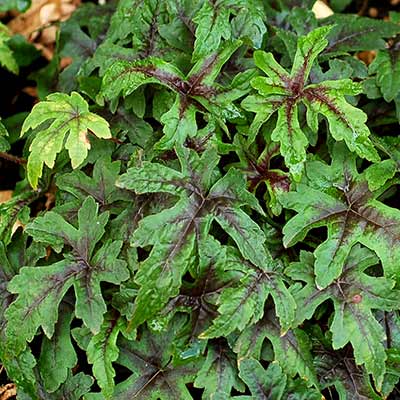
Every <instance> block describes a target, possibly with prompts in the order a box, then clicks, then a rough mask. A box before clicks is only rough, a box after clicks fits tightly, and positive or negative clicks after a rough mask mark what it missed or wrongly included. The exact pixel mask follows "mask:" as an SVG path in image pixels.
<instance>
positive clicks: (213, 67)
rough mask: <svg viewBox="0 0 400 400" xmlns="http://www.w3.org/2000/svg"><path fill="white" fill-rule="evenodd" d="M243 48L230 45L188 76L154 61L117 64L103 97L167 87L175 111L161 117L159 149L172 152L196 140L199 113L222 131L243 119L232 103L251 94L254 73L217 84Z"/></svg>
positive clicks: (108, 75) (107, 77) (109, 74)
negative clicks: (227, 124) (228, 123)
mask: <svg viewBox="0 0 400 400" xmlns="http://www.w3.org/2000/svg"><path fill="white" fill-rule="evenodd" d="M240 44H241V43H240V41H235V42H227V43H226V44H224V45H223V46H222V47H221V49H220V50H219V52H215V53H213V54H211V55H210V56H209V57H207V58H206V59H205V60H200V61H198V62H197V63H196V64H195V65H194V66H193V68H192V69H191V70H190V72H189V73H188V74H184V73H183V72H181V71H180V70H179V69H178V68H177V67H176V66H175V65H173V64H171V63H168V62H166V61H164V60H162V59H160V58H155V57H149V58H146V59H144V60H136V61H131V62H130V61H116V62H115V63H114V64H113V65H112V66H110V68H109V69H108V70H107V72H106V74H105V76H104V78H103V85H102V94H103V96H104V97H105V98H106V99H114V98H116V97H118V96H119V94H120V93H121V92H122V94H123V96H124V97H125V96H128V95H129V94H131V93H133V92H134V91H135V90H136V89H137V88H139V87H140V86H142V85H145V84H150V83H153V84H159V85H162V86H165V87H167V88H168V89H170V90H172V91H173V92H174V93H176V97H175V101H174V103H173V105H172V107H171V108H170V109H169V110H168V111H167V112H165V113H164V114H163V115H162V117H161V122H162V124H163V125H164V128H163V131H164V136H163V137H162V138H161V140H160V141H159V142H158V143H157V145H156V147H157V148H159V149H161V150H166V149H171V148H173V147H174V145H176V144H183V143H184V142H185V140H186V139H187V138H193V137H195V136H196V134H197V123H196V113H197V112H198V111H201V112H205V113H207V114H208V115H209V116H210V117H212V118H214V119H215V120H216V121H218V122H219V123H220V124H222V126H223V127H224V121H225V120H227V119H229V118H235V117H237V116H239V115H240V111H239V109H238V108H237V107H236V106H235V105H233V104H232V102H233V101H234V100H236V99H237V98H239V97H241V96H243V95H244V94H245V93H246V92H247V91H248V90H249V88H248V84H247V83H246V81H247V80H248V79H246V78H250V77H251V76H252V75H253V74H254V72H253V71H252V70H249V71H246V72H245V73H243V74H241V75H243V77H242V78H241V79H239V78H237V79H236V80H235V79H234V80H233V82H232V84H231V85H230V87H223V86H221V85H220V84H217V83H215V80H216V78H217V76H218V74H219V72H220V70H221V68H222V66H223V65H224V64H225V63H226V61H227V60H228V59H229V58H230V56H231V55H232V53H233V52H234V51H235V50H237V49H238V47H239V46H240ZM241 75H239V76H241Z"/></svg>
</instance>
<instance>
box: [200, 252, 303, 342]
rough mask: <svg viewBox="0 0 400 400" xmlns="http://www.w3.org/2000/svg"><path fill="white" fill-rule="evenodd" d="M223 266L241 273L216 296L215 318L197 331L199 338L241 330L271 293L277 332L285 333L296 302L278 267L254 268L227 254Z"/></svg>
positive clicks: (257, 317)
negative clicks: (209, 324)
mask: <svg viewBox="0 0 400 400" xmlns="http://www.w3.org/2000/svg"><path fill="white" fill-rule="evenodd" d="M228 263H229V264H230V265H229V264H228V266H226V269H233V270H239V271H242V272H243V278H242V279H241V280H240V283H239V285H238V286H234V287H231V288H227V289H226V290H224V291H223V292H222V294H221V296H220V298H219V299H218V304H219V307H218V313H219V315H218V317H217V318H216V319H214V321H213V325H212V326H211V327H210V328H208V329H207V330H206V331H205V332H203V333H202V334H201V337H203V338H212V337H218V336H225V335H228V334H230V333H231V332H233V331H234V330H236V329H237V330H239V331H242V330H243V329H244V328H245V327H247V326H248V325H252V324H254V323H255V322H257V321H258V320H260V319H261V318H262V316H263V314H264V305H265V302H266V300H267V298H268V297H269V296H272V298H273V300H274V303H275V307H276V313H277V315H278V316H279V319H280V323H281V329H280V330H281V333H282V334H283V333H284V332H286V331H287V330H288V328H289V326H290V325H291V323H292V321H293V318H294V310H295V307H296V304H295V302H294V300H293V298H292V296H291V295H290V292H289V291H288V289H287V288H286V286H285V283H284V282H283V279H282V276H281V274H280V273H279V268H277V266H273V263H272V262H270V266H269V268H268V267H264V268H257V267H256V266H255V265H252V264H251V263H249V262H246V261H245V260H243V259H241V258H240V257H238V256H237V255H236V254H231V255H230V259H229V260H228Z"/></svg>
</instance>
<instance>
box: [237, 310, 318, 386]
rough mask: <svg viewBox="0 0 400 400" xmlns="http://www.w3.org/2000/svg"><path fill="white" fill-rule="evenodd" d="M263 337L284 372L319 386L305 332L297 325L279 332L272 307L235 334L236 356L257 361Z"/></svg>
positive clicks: (279, 328)
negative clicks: (255, 321) (257, 319)
mask: <svg viewBox="0 0 400 400" xmlns="http://www.w3.org/2000/svg"><path fill="white" fill-rule="evenodd" d="M266 338H268V340H269V341H270V342H271V344H272V346H273V350H274V359H275V361H277V362H278V363H279V365H280V366H281V368H282V369H283V371H284V372H285V373H286V374H288V375H289V376H290V377H292V378H293V377H295V376H296V375H297V374H298V375H299V376H300V377H301V378H302V379H304V380H305V381H307V383H308V384H309V385H314V386H316V387H318V386H319V383H318V378H317V375H316V372H315V368H314V365H313V357H312V354H311V343H310V340H309V338H308V335H307V334H306V333H305V332H304V331H302V330H301V329H299V328H295V329H289V330H288V331H287V332H286V333H285V334H284V335H281V326H280V324H279V320H278V319H277V317H276V315H275V312H274V311H273V310H268V312H266V313H265V315H264V317H263V318H262V319H261V320H260V321H258V322H257V323H255V324H254V325H251V326H249V327H248V328H246V329H245V330H244V331H243V332H242V333H241V334H240V335H239V336H238V338H237V340H236V342H235V346H234V350H235V352H236V353H237V354H238V357H239V358H248V357H253V358H255V359H257V360H259V359H260V357H261V352H262V348H263V347H262V346H263V343H264V341H265V339H266Z"/></svg>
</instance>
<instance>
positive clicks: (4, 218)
mask: <svg viewBox="0 0 400 400" xmlns="http://www.w3.org/2000/svg"><path fill="white" fill-rule="evenodd" d="M38 197H39V194H38V193H37V192H35V191H33V190H21V192H20V193H18V194H16V195H14V196H13V197H12V198H11V199H10V200H8V201H6V202H4V203H1V204H0V239H1V241H2V242H3V243H4V244H5V245H7V244H9V243H10V242H11V238H12V235H13V228H14V227H15V224H16V222H17V220H18V219H19V218H21V219H22V218H23V217H24V215H25V216H26V215H28V217H29V209H28V206H29V205H30V204H31V203H32V202H34V201H35V200H36V199H37V198H38ZM24 219H25V218H24Z"/></svg>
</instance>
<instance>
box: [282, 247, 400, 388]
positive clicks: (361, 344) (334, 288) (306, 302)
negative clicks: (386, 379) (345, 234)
mask: <svg viewBox="0 0 400 400" xmlns="http://www.w3.org/2000/svg"><path fill="white" fill-rule="evenodd" d="M376 262H377V259H376V257H375V256H374V255H373V254H372V253H371V251H369V250H367V249H365V248H361V247H360V246H358V245H356V246H355V247H353V249H352V251H351V253H350V254H349V256H348V257H347V259H346V262H345V266H344V268H343V272H342V274H341V275H340V278H339V279H337V280H335V281H334V282H332V283H331V284H330V285H329V286H327V287H325V288H324V289H318V288H317V287H316V285H315V283H314V275H313V266H312V264H313V257H312V255H311V254H310V253H305V252H303V253H302V256H301V259H300V262H298V263H294V264H292V265H291V266H290V267H289V268H288V269H287V273H288V275H290V276H291V277H292V278H293V279H300V280H302V281H305V282H306V285H305V286H304V287H303V288H301V289H300V290H297V291H296V292H294V297H295V300H296V303H297V305H298V307H297V318H296V319H297V322H298V323H301V322H302V321H304V320H305V319H310V318H311V317H312V315H313V314H314V313H315V310H316V308H317V307H318V306H319V305H320V304H322V303H323V302H325V301H326V300H328V299H329V300H331V301H332V302H333V305H334V313H333V319H332V322H331V324H330V331H331V332H332V347H333V348H334V349H340V348H342V347H344V346H345V345H346V344H347V343H349V342H350V343H351V345H352V346H353V350H354V356H355V361H356V363H357V364H358V365H360V364H364V365H365V368H366V370H367V372H368V373H370V374H372V375H373V377H374V381H375V384H376V386H377V388H378V390H380V389H381V387H382V382H383V376H384V373H385V360H386V358H387V356H386V353H385V348H384V345H383V341H384V340H385V339H386V337H385V333H384V330H383V328H382V326H381V325H380V324H379V323H378V321H377V320H376V319H375V317H374V314H373V312H372V309H380V310H387V311H390V310H393V309H398V308H399V306H400V300H399V295H400V292H399V291H398V290H396V289H393V287H394V284H395V282H394V281H392V280H390V279H387V278H385V277H374V276H370V275H367V274H366V273H365V272H364V271H365V270H366V269H367V268H368V267H370V266H372V265H375V264H376Z"/></svg>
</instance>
